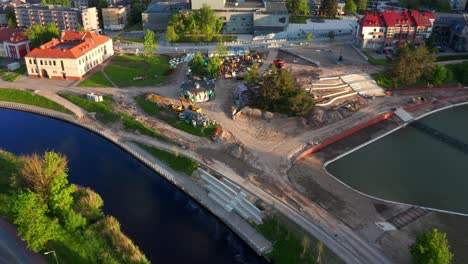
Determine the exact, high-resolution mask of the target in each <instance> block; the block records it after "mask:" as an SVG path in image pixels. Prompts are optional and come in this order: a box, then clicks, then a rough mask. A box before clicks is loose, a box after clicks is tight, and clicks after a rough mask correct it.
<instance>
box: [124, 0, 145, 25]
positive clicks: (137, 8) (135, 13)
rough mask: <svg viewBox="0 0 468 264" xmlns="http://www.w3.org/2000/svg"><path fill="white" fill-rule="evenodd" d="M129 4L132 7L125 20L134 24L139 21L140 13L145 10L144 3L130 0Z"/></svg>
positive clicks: (138, 0)
mask: <svg viewBox="0 0 468 264" xmlns="http://www.w3.org/2000/svg"><path fill="white" fill-rule="evenodd" d="M131 6H132V9H131V10H130V14H129V16H128V18H127V20H128V24H129V25H135V24H138V23H140V22H141V13H143V12H145V10H146V5H145V4H144V3H142V2H141V1H140V0H132V1H131Z"/></svg>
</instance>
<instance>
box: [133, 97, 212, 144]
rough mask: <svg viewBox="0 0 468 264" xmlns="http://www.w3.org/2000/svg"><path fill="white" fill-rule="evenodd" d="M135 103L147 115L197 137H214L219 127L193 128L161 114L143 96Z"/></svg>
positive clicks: (136, 98)
mask: <svg viewBox="0 0 468 264" xmlns="http://www.w3.org/2000/svg"><path fill="white" fill-rule="evenodd" d="M135 101H136V102H137V104H138V106H140V108H141V109H142V110H143V111H144V112H145V113H146V114H148V115H150V116H154V117H157V118H159V119H162V120H163V121H165V122H166V123H168V124H169V125H171V126H173V127H175V128H177V129H180V130H182V131H185V132H187V133H190V134H192V135H195V136H199V137H207V138H209V137H211V135H213V132H214V130H215V129H216V127H217V125H209V126H207V127H199V126H197V127H193V126H192V124H186V123H185V122H184V121H182V120H179V119H178V118H175V117H172V116H168V115H164V114H163V113H161V112H160V111H161V109H159V108H158V107H157V106H156V104H155V103H153V102H150V101H148V100H145V98H143V97H141V96H137V97H135Z"/></svg>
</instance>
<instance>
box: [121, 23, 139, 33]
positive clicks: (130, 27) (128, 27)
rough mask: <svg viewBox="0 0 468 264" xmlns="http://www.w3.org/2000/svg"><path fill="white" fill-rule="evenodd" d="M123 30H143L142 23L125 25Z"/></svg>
mask: <svg viewBox="0 0 468 264" xmlns="http://www.w3.org/2000/svg"><path fill="white" fill-rule="evenodd" d="M124 30H125V31H140V30H143V24H142V23H141V22H140V23H137V24H134V25H127V26H125V28H124Z"/></svg>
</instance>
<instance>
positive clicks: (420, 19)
mask: <svg viewBox="0 0 468 264" xmlns="http://www.w3.org/2000/svg"><path fill="white" fill-rule="evenodd" d="M410 14H411V17H412V18H413V19H414V22H415V23H416V25H417V26H418V27H430V26H432V23H431V21H430V20H429V18H428V17H426V16H425V15H424V14H430V15H432V13H419V11H417V10H410Z"/></svg>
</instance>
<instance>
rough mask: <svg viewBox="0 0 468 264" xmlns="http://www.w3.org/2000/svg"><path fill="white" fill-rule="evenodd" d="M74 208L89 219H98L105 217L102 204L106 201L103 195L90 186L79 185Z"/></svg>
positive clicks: (75, 194)
mask: <svg viewBox="0 0 468 264" xmlns="http://www.w3.org/2000/svg"><path fill="white" fill-rule="evenodd" d="M74 198H75V201H76V202H75V204H74V209H75V210H76V211H77V212H78V213H80V214H81V215H82V216H84V217H86V219H88V220H89V221H96V220H98V219H101V218H102V217H104V213H103V212H102V206H103V205H104V201H103V200H102V198H101V196H99V194H97V193H96V192H95V191H93V190H91V189H90V188H88V187H81V186H78V187H77V190H76V192H75V193H74Z"/></svg>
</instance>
